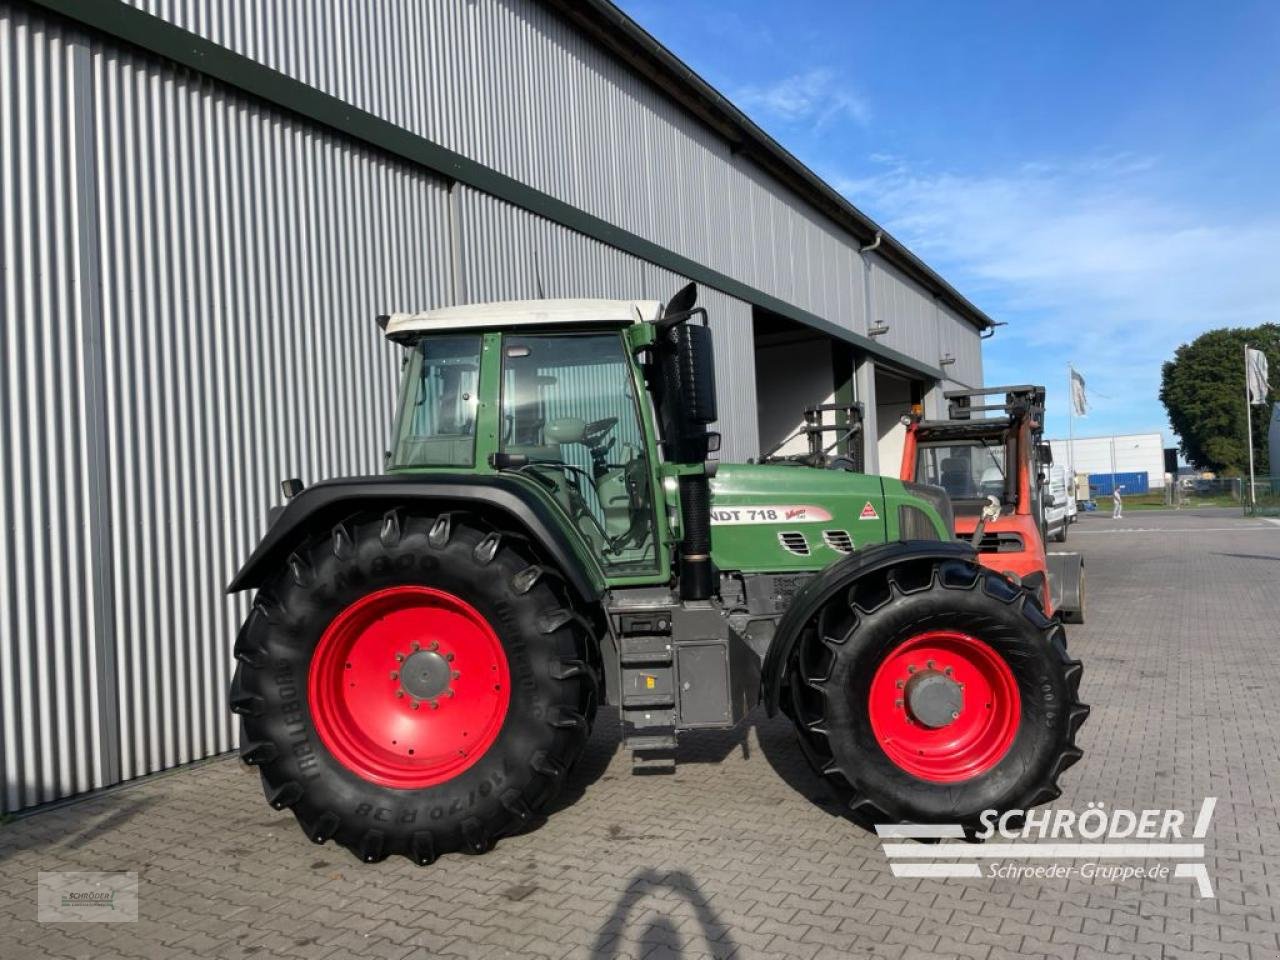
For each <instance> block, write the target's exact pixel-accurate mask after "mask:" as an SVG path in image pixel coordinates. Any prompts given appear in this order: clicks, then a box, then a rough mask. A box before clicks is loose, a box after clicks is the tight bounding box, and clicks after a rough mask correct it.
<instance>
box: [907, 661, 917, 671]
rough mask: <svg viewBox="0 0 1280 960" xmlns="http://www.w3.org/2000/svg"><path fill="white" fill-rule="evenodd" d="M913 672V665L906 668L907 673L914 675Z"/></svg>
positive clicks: (914, 666) (914, 668)
mask: <svg viewBox="0 0 1280 960" xmlns="http://www.w3.org/2000/svg"><path fill="white" fill-rule="evenodd" d="M915 672H916V665H915V664H914V663H913V664H911V666H909V667H907V673H915Z"/></svg>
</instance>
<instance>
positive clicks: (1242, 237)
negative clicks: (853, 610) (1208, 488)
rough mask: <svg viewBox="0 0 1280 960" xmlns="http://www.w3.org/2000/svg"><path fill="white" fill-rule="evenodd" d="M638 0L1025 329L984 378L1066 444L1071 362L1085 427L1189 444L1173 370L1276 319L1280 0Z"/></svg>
mask: <svg viewBox="0 0 1280 960" xmlns="http://www.w3.org/2000/svg"><path fill="white" fill-rule="evenodd" d="M622 6H623V8H624V9H625V10H626V11H627V12H628V13H629V14H630V15H631V16H632V17H633V18H635V19H636V20H637V21H638V22H639V23H640V24H641V25H642V26H643V27H645V28H646V29H647V30H649V32H650V33H652V34H653V35H654V36H656V37H657V38H658V39H659V40H660V41H662V42H663V43H664V44H665V45H666V46H668V47H669V48H670V49H671V50H672V51H674V52H675V53H676V54H677V55H678V56H680V57H681V58H682V59H683V60H685V62H687V63H688V64H689V65H690V66H691V67H693V68H694V69H695V70H697V71H698V72H699V73H700V74H701V75H702V76H703V77H704V78H705V79H707V80H708V81H709V82H710V83H711V84H713V85H714V86H716V87H717V88H718V89H720V90H721V91H722V92H723V93H725V94H726V95H727V96H728V97H729V98H730V99H731V100H733V101H734V102H735V103H737V104H738V106H739V107H741V108H742V109H743V110H744V111H745V112H746V113H748V114H749V115H750V116H751V117H752V119H754V120H755V121H756V122H757V123H759V124H760V125H761V126H762V127H763V128H764V129H766V130H767V131H768V132H769V133H770V134H772V135H773V136H774V137H775V138H776V139H777V140H778V141H779V142H781V143H782V144H783V145H784V146H785V147H787V148H788V149H789V150H791V152H792V153H794V154H795V155H796V156H797V157H799V158H800V159H801V160H802V161H804V162H805V163H806V164H807V165H809V166H810V167H811V168H812V169H814V170H815V171H816V172H817V173H818V174H820V175H821V176H822V177H824V178H825V179H826V180H827V181H828V182H829V183H831V184H832V185H834V186H835V187H837V188H838V189H839V190H841V191H842V192H843V193H844V194H845V195H846V196H847V197H848V198H849V199H850V200H851V201H852V202H853V203H854V204H856V205H857V206H858V207H860V208H861V209H862V210H863V211H865V212H866V213H868V214H869V215H871V216H872V217H874V218H875V219H877V220H878V221H879V222H881V223H882V224H883V225H884V226H886V227H887V228H888V229H889V230H890V231H891V232H892V233H894V235H896V236H897V237H898V238H899V239H901V240H902V241H903V242H905V243H907V244H908V245H909V246H910V247H911V248H912V249H913V250H915V251H916V253H918V254H919V255H920V256H922V257H923V258H924V259H925V260H926V261H927V262H928V263H929V264H930V265H931V266H933V267H934V268H935V269H937V270H938V271H939V272H940V273H941V274H942V275H943V276H945V277H946V278H947V279H948V280H949V281H950V282H951V283H952V284H953V285H954V286H956V287H957V288H958V289H959V290H960V291H961V292H962V293H964V294H966V295H967V296H968V297H969V298H970V299H972V300H973V301H974V302H975V303H977V304H978V305H979V306H980V307H982V308H983V309H984V310H986V311H987V313H989V314H990V315H991V316H993V317H994V318H995V319H997V320H1003V321H1007V322H1008V326H1007V327H1002V328H1000V331H999V332H998V333H997V335H996V336H995V338H994V339H992V340H990V341H988V342H987V344H986V346H985V348H984V362H985V366H986V379H987V382H988V383H1002V382H1026V381H1028V380H1031V381H1033V382H1039V383H1045V384H1046V385H1047V386H1048V388H1049V396H1050V411H1049V416H1048V429H1049V432H1050V434H1051V435H1055V436H1056V435H1064V434H1065V432H1066V407H1065V393H1066V386H1065V381H1066V363H1067V361H1068V360H1071V361H1074V363H1075V365H1076V368H1077V369H1078V370H1080V371H1081V372H1082V373H1083V375H1084V376H1085V378H1086V380H1087V381H1088V385H1089V389H1090V395H1091V401H1092V404H1093V409H1092V410H1091V412H1090V415H1089V416H1088V418H1087V419H1085V420H1083V421H1078V422H1077V426H1076V433H1077V435H1080V436H1085V435H1092V434H1101V433H1108V432H1139V431H1147V430H1160V431H1162V432H1164V434H1165V442H1166V444H1172V443H1173V442H1174V438H1173V436H1172V434H1171V432H1170V431H1169V428H1168V425H1167V423H1166V420H1165V416H1164V411H1163V408H1162V406H1161V405H1160V402H1159V400H1158V398H1157V391H1158V390H1159V382H1160V364H1161V363H1162V362H1163V361H1164V360H1167V359H1169V358H1170V357H1171V356H1172V354H1173V351H1174V349H1175V348H1176V347H1177V346H1178V345H1179V344H1181V343H1185V342H1187V341H1189V340H1191V339H1194V338H1195V336H1196V335H1198V334H1199V333H1201V332H1203V331H1205V330H1208V329H1211V328H1213V327H1216V326H1245V325H1248V326H1252V325H1256V324H1258V323H1264V322H1280V3H1273V2H1260V3H1248V2H1235V0H1233V2H1229V3H1222V4H1209V5H1206V4H1203V3H1189V2H1139V0H1133V2H1128V0H1127V2H1125V3H1114V2H1110V3H1101V2H1094V0H1085V2H1075V3H1071V4H1045V3H1026V2H997V3H982V4H979V3H964V4H962V3H951V2H943V0H935V2H931V3H923V2H914V0H906V2H903V0H895V2H893V3H884V2H876V3H868V2H858V3H849V2H836V0H831V2H818V0H791V2H787V3H776V2H775V3H768V2H760V0H743V2H732V3H730V2H710V0H622ZM1242 377H1243V373H1242ZM1242 389H1243V387H1242Z"/></svg>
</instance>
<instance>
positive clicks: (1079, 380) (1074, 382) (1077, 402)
mask: <svg viewBox="0 0 1280 960" xmlns="http://www.w3.org/2000/svg"><path fill="white" fill-rule="evenodd" d="M1071 409H1072V410H1074V411H1075V415H1076V416H1077V417H1083V416H1084V415H1085V414H1086V413H1087V412H1088V410H1089V403H1088V401H1087V400H1086V399H1085V395H1084V377H1082V376H1080V374H1079V372H1078V371H1077V370H1076V368H1075V367H1072V368H1071Z"/></svg>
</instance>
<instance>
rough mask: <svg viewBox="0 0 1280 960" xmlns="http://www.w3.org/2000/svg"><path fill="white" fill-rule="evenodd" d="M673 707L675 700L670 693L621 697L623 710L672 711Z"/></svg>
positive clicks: (633, 694) (634, 694) (631, 694)
mask: <svg viewBox="0 0 1280 960" xmlns="http://www.w3.org/2000/svg"><path fill="white" fill-rule="evenodd" d="M675 705H676V698H675V696H674V694H671V693H659V694H654V695H646V694H642V693H641V694H636V693H630V694H624V695H623V697H622V708H623V709H624V710H663V709H666V710H673V709H675Z"/></svg>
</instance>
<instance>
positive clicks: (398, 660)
mask: <svg viewBox="0 0 1280 960" xmlns="http://www.w3.org/2000/svg"><path fill="white" fill-rule="evenodd" d="M396 663H404V654H403V653H397V654H396Z"/></svg>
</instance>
